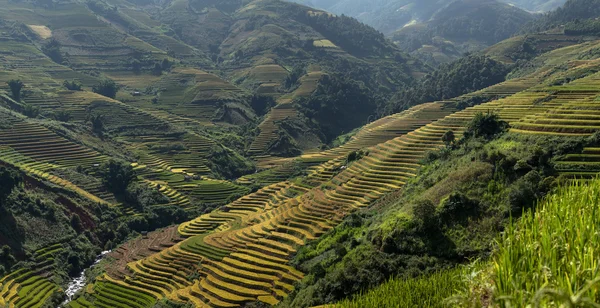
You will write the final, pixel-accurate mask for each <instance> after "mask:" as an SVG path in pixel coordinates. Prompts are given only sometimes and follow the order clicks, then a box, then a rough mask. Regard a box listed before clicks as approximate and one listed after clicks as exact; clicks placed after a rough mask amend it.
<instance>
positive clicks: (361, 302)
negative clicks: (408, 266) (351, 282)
mask: <svg viewBox="0 0 600 308" xmlns="http://www.w3.org/2000/svg"><path fill="white" fill-rule="evenodd" d="M462 274H463V273H462V269H460V268H457V269H452V270H446V271H441V272H438V273H436V274H432V275H427V276H423V277H418V278H408V279H401V278H394V279H390V280H389V281H387V282H385V283H383V284H382V285H380V286H378V287H376V288H375V289H373V290H370V291H368V292H365V293H363V294H360V295H358V296H356V297H354V298H353V299H347V300H344V301H342V302H340V303H338V304H335V305H334V306H332V307H335V308H358V307H447V306H448V305H445V302H446V299H447V298H449V297H451V296H453V295H454V294H455V292H456V290H457V289H463V288H464V287H465V286H466V283H467V282H466V281H465V280H464V279H461V275H462Z"/></svg>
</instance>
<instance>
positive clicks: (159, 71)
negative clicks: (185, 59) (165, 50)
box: [152, 63, 163, 76]
mask: <svg viewBox="0 0 600 308" xmlns="http://www.w3.org/2000/svg"><path fill="white" fill-rule="evenodd" d="M162 71H163V69H162V66H160V64H159V63H154V68H153V69H152V74H154V75H156V76H160V75H162Z"/></svg>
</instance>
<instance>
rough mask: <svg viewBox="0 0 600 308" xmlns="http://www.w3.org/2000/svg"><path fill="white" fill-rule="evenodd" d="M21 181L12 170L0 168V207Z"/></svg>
mask: <svg viewBox="0 0 600 308" xmlns="http://www.w3.org/2000/svg"><path fill="white" fill-rule="evenodd" d="M22 181H23V179H22V178H21V176H20V175H19V174H18V173H16V172H15V171H14V170H12V169H7V168H6V167H1V166H0V205H1V204H3V203H4V200H5V199H6V198H7V197H8V195H10V193H11V192H12V191H13V189H14V188H15V187H17V186H18V185H19V184H20V183H21V182H22Z"/></svg>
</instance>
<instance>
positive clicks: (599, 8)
mask: <svg viewBox="0 0 600 308" xmlns="http://www.w3.org/2000/svg"><path fill="white" fill-rule="evenodd" d="M598 17H600V1H598V0H568V1H567V2H566V3H565V5H563V6H562V7H560V8H558V9H556V10H554V11H552V12H549V13H547V14H545V15H544V16H542V17H541V18H539V19H537V20H535V21H533V22H531V23H530V24H528V25H527V26H526V27H525V28H524V29H523V30H522V32H524V33H535V32H541V31H547V30H550V29H553V28H556V27H560V26H565V24H567V23H569V22H576V21H578V20H585V19H593V18H598Z"/></svg>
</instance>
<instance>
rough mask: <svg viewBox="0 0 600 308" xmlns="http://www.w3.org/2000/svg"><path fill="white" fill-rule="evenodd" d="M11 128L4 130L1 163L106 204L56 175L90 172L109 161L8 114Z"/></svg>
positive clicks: (0, 133) (0, 136) (0, 142)
mask: <svg viewBox="0 0 600 308" xmlns="http://www.w3.org/2000/svg"><path fill="white" fill-rule="evenodd" d="M4 115H5V117H4V118H3V120H4V122H5V123H9V124H10V125H9V127H8V128H4V129H0V159H2V161H4V162H6V163H8V164H10V165H13V166H15V167H17V168H20V169H21V170H23V171H25V172H27V173H30V174H33V175H35V176H38V177H40V178H42V179H46V180H48V181H50V182H52V183H54V184H56V185H59V186H62V187H65V188H67V189H69V190H72V191H75V192H76V193H78V194H80V195H82V196H84V197H87V198H89V199H91V200H93V201H96V202H102V203H105V201H104V200H102V199H101V198H99V197H98V196H95V195H94V194H92V193H91V192H89V191H86V190H84V189H82V188H80V187H79V186H77V185H74V184H73V183H71V182H69V181H67V180H65V179H63V178H61V177H59V176H56V175H53V174H52V171H53V170H56V169H62V168H73V167H78V166H81V167H83V168H89V167H92V166H94V165H98V164H100V163H102V162H104V161H105V160H107V159H108V158H107V157H106V156H104V155H102V154H100V153H99V152H97V151H95V150H92V149H89V148H87V147H84V146H82V145H79V144H76V143H74V142H72V141H70V140H68V139H66V138H64V137H62V136H59V135H58V134H56V133H54V132H53V131H51V130H49V129H47V128H45V127H43V126H41V125H38V124H36V123H34V122H30V121H27V120H24V119H23V118H20V117H17V116H9V115H10V113H9V112H6V113H4Z"/></svg>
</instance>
